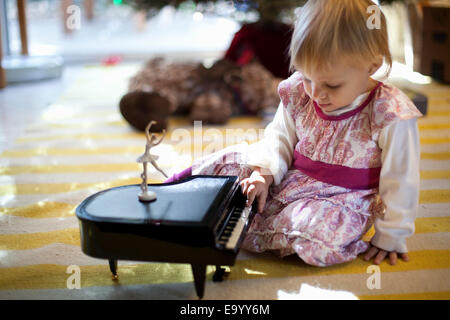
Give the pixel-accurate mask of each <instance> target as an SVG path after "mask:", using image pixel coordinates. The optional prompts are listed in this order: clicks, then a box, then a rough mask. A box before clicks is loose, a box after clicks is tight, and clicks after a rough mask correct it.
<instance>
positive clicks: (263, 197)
mask: <svg viewBox="0 0 450 320" xmlns="http://www.w3.org/2000/svg"><path fill="white" fill-rule="evenodd" d="M266 200H267V193H265V192H264V193H263V194H261V195H260V196H259V199H258V213H262V212H263V210H264V205H265V204H266Z"/></svg>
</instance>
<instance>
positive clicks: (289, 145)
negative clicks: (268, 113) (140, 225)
mask: <svg viewBox="0 0 450 320" xmlns="http://www.w3.org/2000/svg"><path fill="white" fill-rule="evenodd" d="M372 5H374V4H373V2H371V1H370V0H314V1H308V2H307V4H306V5H305V6H303V7H302V8H301V9H300V12H299V16H298V20H297V22H296V25H295V29H294V33H293V37H292V42H291V47H290V55H291V66H292V67H293V68H294V69H295V70H296V72H295V73H293V74H292V76H290V77H289V78H288V79H287V80H284V81H282V82H281V83H280V85H279V88H278V91H279V95H280V98H281V102H280V105H279V107H278V109H277V112H276V114H275V116H274V119H273V121H272V122H271V123H270V124H269V125H268V126H267V127H266V130H265V134H264V138H263V139H261V140H260V141H259V142H257V143H254V144H252V145H247V144H246V143H241V144H238V145H233V146H230V147H228V148H225V149H223V150H221V151H218V152H215V153H212V154H210V155H207V156H205V157H202V158H200V159H196V160H195V161H194V163H193V166H192V167H191V168H189V169H187V170H185V171H184V172H183V173H181V174H180V175H176V176H175V177H174V178H175V179H177V178H182V177H183V176H185V175H189V174H207V175H238V176H239V178H240V185H241V187H242V192H243V193H244V194H245V195H246V196H247V198H248V205H252V204H253V202H255V204H254V205H257V209H258V213H257V214H256V215H255V218H254V220H253V222H252V225H251V226H250V228H249V230H248V233H247V235H246V238H245V240H244V242H243V245H242V246H243V248H245V249H247V250H250V251H253V252H263V251H271V252H274V253H277V254H278V255H280V256H287V255H291V254H297V255H298V256H299V257H300V258H301V259H302V260H303V261H305V262H306V263H308V264H311V265H315V266H330V265H333V264H337V263H343V262H347V261H351V260H353V259H355V258H356V257H357V255H358V254H360V253H363V252H367V253H366V255H365V259H366V260H370V259H372V258H374V262H375V263H376V264H379V263H380V262H381V261H382V260H384V258H385V257H387V256H389V259H390V262H391V264H395V263H396V260H397V254H400V257H401V258H402V259H403V260H405V261H407V260H408V255H407V251H408V249H407V246H406V238H407V237H409V236H411V235H412V234H413V232H414V219H415V215H416V211H417V207H418V194H419V138H418V130H417V124H416V118H417V117H420V116H421V113H420V112H419V111H418V110H417V109H416V107H415V106H414V104H413V103H412V102H411V101H410V99H409V98H408V97H407V96H406V95H405V94H404V93H402V92H401V91H400V90H399V89H397V88H395V87H393V86H392V85H388V84H384V83H382V82H379V81H375V80H373V79H372V78H371V75H373V74H374V73H375V72H376V71H377V70H378V69H379V68H380V67H381V66H382V64H383V60H384V62H385V64H386V65H387V66H388V67H389V69H390V67H391V65H392V60H391V55H390V52H389V47H388V37H387V30H386V21H385V18H384V16H383V14H382V13H381V12H380V17H379V18H380V22H381V23H380V28H378V29H377V28H373V29H371V28H368V26H367V20H368V18H369V14H368V13H367V12H368V7H369V6H372ZM389 69H388V71H387V73H388V72H389ZM373 224H375V235H374V236H373V238H372V239H371V241H370V243H366V242H364V241H362V240H361V237H362V236H363V235H364V234H365V233H366V232H367V231H368V229H369V228H370V227H371V226H372V225H373Z"/></svg>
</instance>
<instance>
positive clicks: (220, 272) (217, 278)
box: [213, 266, 228, 282]
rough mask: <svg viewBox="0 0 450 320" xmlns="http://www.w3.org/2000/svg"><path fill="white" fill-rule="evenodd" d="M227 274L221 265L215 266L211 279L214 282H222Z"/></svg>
mask: <svg viewBox="0 0 450 320" xmlns="http://www.w3.org/2000/svg"><path fill="white" fill-rule="evenodd" d="M227 275H228V272H227V271H226V270H225V268H222V267H221V266H216V271H215V272H214V275H213V281H214V282H222V281H223V279H224V277H225V276H227Z"/></svg>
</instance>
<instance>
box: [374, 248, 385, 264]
mask: <svg viewBox="0 0 450 320" xmlns="http://www.w3.org/2000/svg"><path fill="white" fill-rule="evenodd" d="M387 254H388V253H387V251H384V250H380V252H378V254H377V256H376V257H375V260H373V263H375V264H380V263H381V262H382V261H383V260H384V258H386V256H387Z"/></svg>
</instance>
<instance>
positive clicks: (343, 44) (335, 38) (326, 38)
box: [289, 0, 392, 77]
mask: <svg viewBox="0 0 450 320" xmlns="http://www.w3.org/2000/svg"><path fill="white" fill-rule="evenodd" d="M370 6H376V5H375V3H374V2H372V1H371V0H309V1H308V2H307V3H306V4H305V5H304V6H303V7H301V8H300V9H299V14H298V18H297V21H296V24H295V29H294V32H293V35H292V40H291V46H290V49H289V53H290V56H291V60H290V67H291V70H294V69H295V68H296V67H300V68H301V69H303V70H305V71H307V72H308V73H309V72H310V71H311V70H312V69H316V70H323V68H325V69H328V68H332V66H331V63H332V61H331V58H337V59H339V61H342V58H346V59H350V60H349V61H351V62H352V63H353V64H357V65H358V66H367V65H368V64H370V63H372V62H376V61H377V59H379V57H380V56H382V57H383V58H384V62H385V63H386V65H387V67H388V68H387V70H386V72H385V76H386V77H387V76H388V75H389V73H390V70H391V68H392V56H391V53H390V50H389V41H388V33H387V26H386V18H385V16H384V14H383V13H382V12H381V9H379V7H377V8H378V9H379V11H378V12H379V13H380V14H379V22H380V23H379V25H378V26H377V27H378V28H369V25H368V20H369V17H370V16H371V14H369V13H367V12H368V8H369V7H370ZM372 8H373V7H372ZM369 12H370V11H369ZM378 61H379V60H378Z"/></svg>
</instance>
